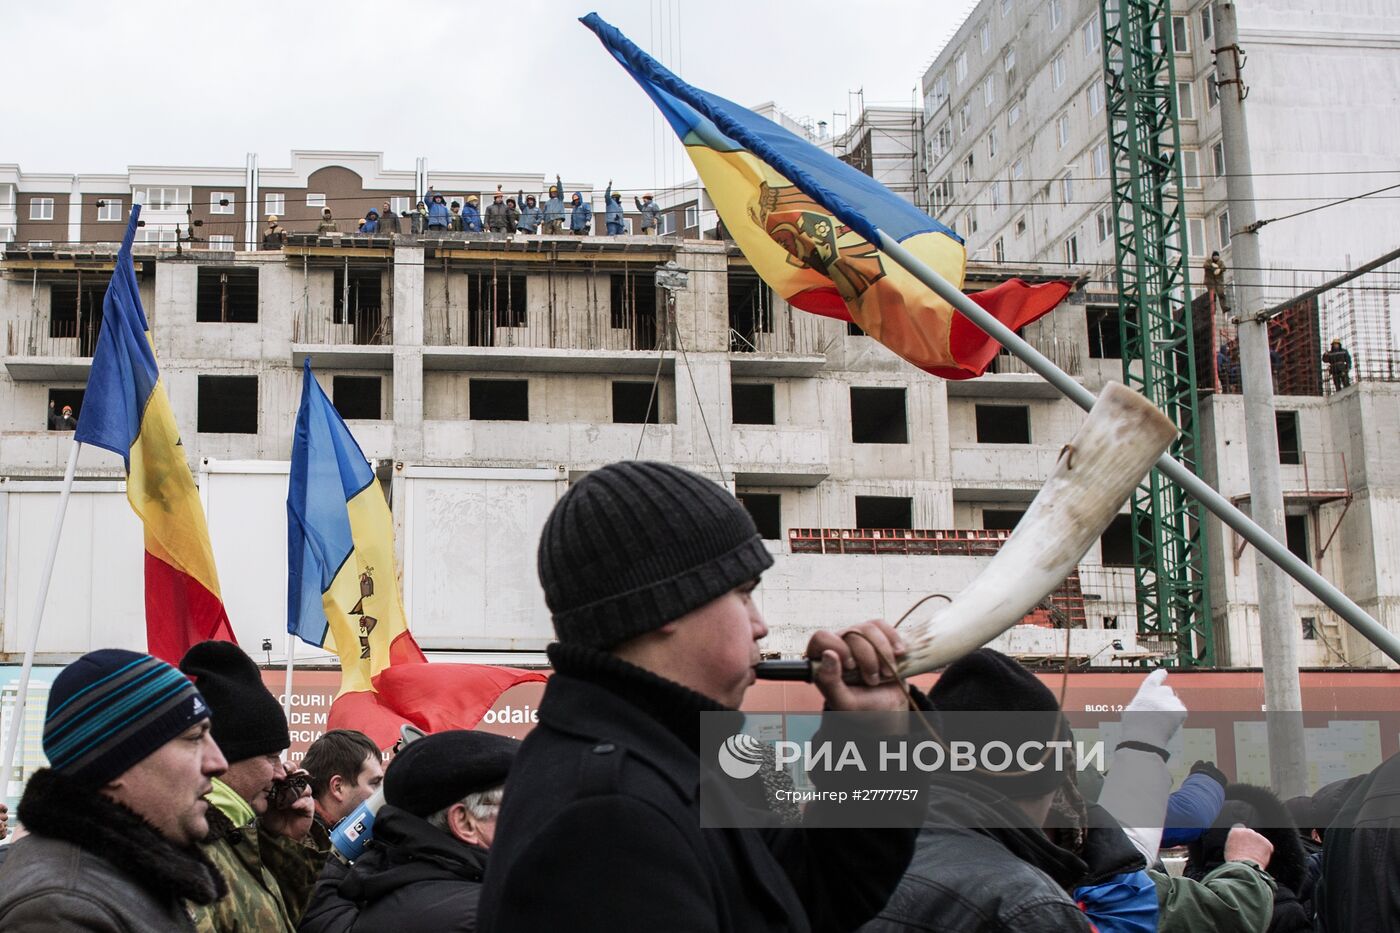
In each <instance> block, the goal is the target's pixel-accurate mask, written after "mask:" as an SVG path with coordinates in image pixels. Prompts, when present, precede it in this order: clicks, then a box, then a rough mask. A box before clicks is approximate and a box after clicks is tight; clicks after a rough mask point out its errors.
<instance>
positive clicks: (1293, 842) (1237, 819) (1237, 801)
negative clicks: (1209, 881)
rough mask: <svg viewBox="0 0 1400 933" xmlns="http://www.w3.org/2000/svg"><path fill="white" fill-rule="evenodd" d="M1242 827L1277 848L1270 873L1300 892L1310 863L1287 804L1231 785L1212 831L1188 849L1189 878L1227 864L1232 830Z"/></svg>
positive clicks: (1264, 793) (1262, 789) (1258, 791)
mask: <svg viewBox="0 0 1400 933" xmlns="http://www.w3.org/2000/svg"><path fill="white" fill-rule="evenodd" d="M1236 823H1243V824H1244V825H1245V826H1248V827H1249V828H1250V829H1252V830H1254V831H1255V832H1256V833H1258V834H1259V835H1261V836H1263V837H1264V838H1265V839H1267V840H1269V842H1270V844H1272V845H1273V847H1274V853H1273V855H1272V856H1270V857H1269V867H1268V872H1269V874H1270V875H1271V876H1272V877H1273V879H1274V880H1275V881H1277V882H1278V883H1279V884H1280V885H1282V886H1283V887H1285V888H1288V889H1289V890H1291V891H1293V892H1295V893H1296V892H1297V891H1298V890H1299V889H1300V888H1301V887H1302V885H1303V877H1304V875H1305V874H1306V871H1307V864H1306V862H1307V860H1306V856H1305V855H1304V854H1303V843H1302V841H1301V840H1299V838H1298V826H1297V824H1296V823H1294V822H1293V817H1292V815H1291V814H1290V813H1289V812H1288V807H1287V806H1285V805H1284V802H1283V801H1282V800H1280V799H1279V798H1278V797H1277V796H1275V795H1274V793H1273V791H1271V790H1269V789H1268V788H1266V787H1255V786H1254V785H1252V784H1231V785H1229V786H1228V787H1226V788H1225V805H1224V806H1223V807H1221V808H1220V814H1219V815H1218V816H1217V817H1216V818H1215V822H1214V823H1213V824H1212V825H1211V828H1210V829H1208V830H1206V832H1205V833H1204V834H1203V835H1202V836H1201V837H1200V838H1199V839H1197V840H1196V841H1195V842H1193V843H1191V845H1190V847H1189V850H1188V852H1189V854H1188V857H1187V859H1186V874H1187V876H1188V877H1191V878H1197V879H1199V878H1202V877H1204V876H1205V875H1206V874H1207V873H1208V872H1210V871H1211V870H1213V869H1214V868H1216V867H1217V866H1219V865H1221V864H1223V863H1224V862H1225V837H1226V836H1228V835H1229V834H1230V827H1232V826H1234V825H1235V824H1236Z"/></svg>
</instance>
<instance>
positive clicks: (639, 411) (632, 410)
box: [612, 382, 661, 424]
mask: <svg viewBox="0 0 1400 933" xmlns="http://www.w3.org/2000/svg"><path fill="white" fill-rule="evenodd" d="M652 391H653V390H652V383H650V382H614V383H613V384H612V416H613V417H612V420H613V424H659V423H660V421H661V419H660V418H659V417H658V413H657V409H658V408H659V407H660V404H661V398H660V395H659V393H658V394H657V397H655V398H653V397H652Z"/></svg>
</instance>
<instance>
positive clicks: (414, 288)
mask: <svg viewBox="0 0 1400 933" xmlns="http://www.w3.org/2000/svg"><path fill="white" fill-rule="evenodd" d="M393 275H394V304H393V315H394V408H393V411H394V459H395V460H400V461H404V462H407V463H415V462H417V461H419V460H421V459H422V457H423V250H422V249H421V248H419V247H416V246H400V247H399V248H397V249H395V250H394V269H393Z"/></svg>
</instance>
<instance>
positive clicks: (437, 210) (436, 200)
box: [428, 188, 452, 230]
mask: <svg viewBox="0 0 1400 933" xmlns="http://www.w3.org/2000/svg"><path fill="white" fill-rule="evenodd" d="M450 226H452V212H451V211H449V210H448V209H447V199H446V198H444V197H443V196H442V195H440V194H438V193H437V192H436V191H434V190H433V189H432V188H429V189H428V229H429V230H446V229H447V228H448V227H450Z"/></svg>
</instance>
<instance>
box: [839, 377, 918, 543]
mask: <svg viewBox="0 0 1400 933" xmlns="http://www.w3.org/2000/svg"><path fill="white" fill-rule="evenodd" d="M851 440H852V441H853V442H855V443H857V444H907V443H909V424H908V421H907V419H906V418H905V415H904V390H903V389H872V388H862V387H859V386H852V387H851ZM891 527H894V526H891Z"/></svg>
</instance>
